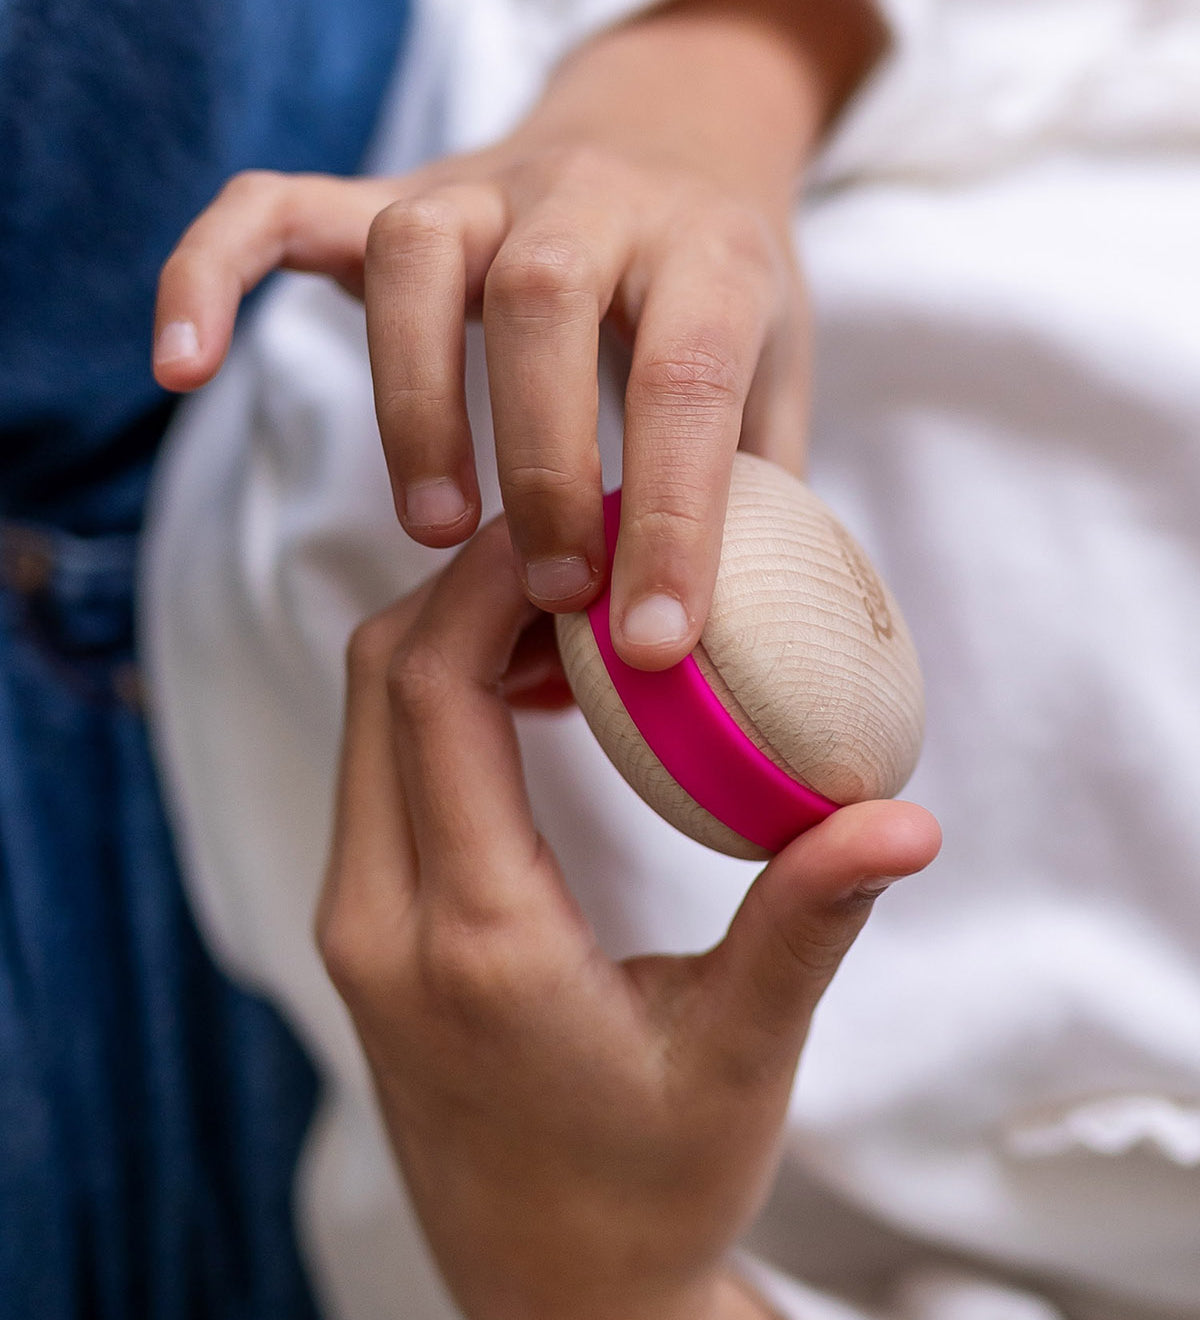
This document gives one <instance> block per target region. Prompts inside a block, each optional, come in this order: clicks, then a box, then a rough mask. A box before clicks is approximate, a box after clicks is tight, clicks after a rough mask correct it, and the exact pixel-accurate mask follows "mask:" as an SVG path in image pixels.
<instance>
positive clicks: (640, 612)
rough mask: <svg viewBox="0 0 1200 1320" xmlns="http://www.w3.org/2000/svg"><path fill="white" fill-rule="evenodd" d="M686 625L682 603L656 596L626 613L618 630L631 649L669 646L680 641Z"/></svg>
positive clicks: (670, 597)
mask: <svg viewBox="0 0 1200 1320" xmlns="http://www.w3.org/2000/svg"><path fill="white" fill-rule="evenodd" d="M688 624H689V620H688V616H687V611H686V610H685V609H684V608H683V605H682V603H681V602H680V601H678V600H676V599H675V597H674V596H666V595H663V594H661V593H659V594H656V595H653V596H646V597H644V598H643V599H642V600H639V601H638V603H637V604H636V605H634V606H633V607H632V609H630V610H629V611H628V612H627V613H626V615H625V621H624V623H623V624H622V627H621V630H622V632H624V634H625V640H626V641H627V642H632V643H633V644H634V645H635V646H670V645H672V644H674V643H676V642H681V641H683V639H684V638H685V637H686V636H687V634H688Z"/></svg>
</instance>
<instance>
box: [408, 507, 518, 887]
mask: <svg viewBox="0 0 1200 1320" xmlns="http://www.w3.org/2000/svg"><path fill="white" fill-rule="evenodd" d="M536 615H537V610H536V609H535V608H534V606H532V605H530V604H529V602H528V601H527V600H526V598H525V594H524V592H523V591H522V589H521V584H520V582H519V580H518V578H517V573H516V568H515V565H514V562H513V553H512V546H511V542H510V541H509V538H508V532H507V528H506V527H505V524H504V522H503V520H502V519H500V520H497V521H496V522H493V523H491V524H489V525H488V526H487V527H486V528H484V529H483V530H482V531H480V532H479V533H477V535H476V536H475V538H474V540H472V541H471V542H470V543H469V544H468V545H467V546H466V547H465V548H464V549H463V550H462V551H461V552H460V553H459V555H458V557H457V558H456V559H455V560H454V561H453V562H452V563H451V564H450V566H449V567H448V568H447V569H446V570H445V572H444V573H443V574H442V576H441V577H440V578H439V579H438V580H437V582H436V584H435V585H434V587H433V589H432V591H431V592H430V595H429V599H428V600H427V602H426V604H425V608H424V609H423V611H422V613H421V615H420V617H419V618H418V620H417V622H416V624H415V625H414V627H413V629H412V630H411V632H410V633H409V635H408V637H407V639H406V642H405V644H404V646H403V647H402V648H401V650H400V652H399V653H398V654H397V657H396V660H395V663H394V665H393V669H392V674H391V693H392V712H393V716H394V719H395V729H396V732H395V737H396V752H397V760H398V763H399V766H400V774H401V779H402V781H403V785H404V796H405V800H406V802H407V804H408V808H409V819H410V822H411V827H412V831H413V838H414V840H415V843H416V848H417V856H418V866H419V876H420V878H419V884H421V885H422V886H425V885H429V886H431V887H433V888H435V889H436V890H437V891H438V893H439V894H440V895H441V896H442V897H446V898H449V899H450V900H451V901H453V902H456V903H457V904H458V905H459V906H460V908H463V909H466V910H474V911H487V912H494V911H496V910H498V909H499V908H502V907H505V906H508V905H509V904H511V903H512V902H513V901H514V900H515V899H516V898H517V896H518V895H524V896H528V894H529V892H530V886H531V884H533V883H534V881H535V878H536V873H537V870H538V868H537V866H536V865H535V863H536V861H537V859H538V857H539V855H540V853H541V847H542V845H541V840H540V838H539V836H538V832H537V828H536V826H535V824H534V821H533V815H532V812H531V810H530V806H529V801H528V798H527V796H526V792H525V779H524V775H523V773H522V769H521V758H520V752H519V750H518V747H517V739H516V731H515V729H514V727H513V721H512V716H511V714H510V713H509V711H508V708H507V706H506V704H505V701H504V698H503V696H502V695H501V690H500V681H501V678H502V677H503V675H504V672H505V670H506V668H507V666H508V661H509V657H510V656H511V654H512V651H513V648H514V646H515V644H516V641H517V638H518V636H519V634H520V632H521V630H522V629H523V628H524V627H525V626H526V625H528V624H529V623H530V621H531V620H532V619H533V618H535V617H536Z"/></svg>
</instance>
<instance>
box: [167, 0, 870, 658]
mask: <svg viewBox="0 0 1200 1320" xmlns="http://www.w3.org/2000/svg"><path fill="white" fill-rule="evenodd" d="M866 9H867V6H866V5H865V4H859V3H852V2H851V0H838V3H836V4H813V2H812V0H754V2H753V3H752V2H751V0H741V2H740V3H738V4H732V3H718V2H717V0H684V2H683V3H676V4H674V5H671V6H667V7H666V9H665V10H664V11H663V12H660V13H657V14H654V15H652V16H651V17H650V18H647V19H644V20H643V21H641V22H638V23H632V24H630V25H628V26H626V27H624V28H621V29H617V30H616V31H614V32H611V33H608V34H606V35H605V36H603V37H601V38H599V39H597V40H596V41H595V42H593V43H592V44H591V45H590V46H588V47H585V48H584V49H583V50H582V51H580V52H577V53H576V54H575V55H574V56H573V57H572V59H570V60H568V61H567V62H566V64H565V65H564V66H563V68H562V69H560V70H559V71H558V73H557V74H556V76H555V77H554V79H553V80H552V82H551V84H550V87H549V89H548V91H547V93H546V96H545V97H544V98H543V101H542V102H541V103H540V104H539V106H538V107H537V108H536V109H535V110H534V111H533V113H532V114H531V115H530V116H529V118H528V119H527V120H526V121H525V122H524V123H523V124H522V125H521V126H520V127H519V128H518V129H517V130H516V132H514V133H513V134H512V135H511V136H510V137H509V138H508V139H506V140H505V141H503V142H501V143H499V144H498V145H496V146H495V147H492V148H490V149H488V150H486V151H483V152H479V153H476V154H474V155H470V156H465V157H457V158H453V159H450V160H446V161H442V162H439V163H438V164H436V165H433V166H431V167H428V168H426V169H423V170H420V171H418V172H417V173H416V174H414V175H411V176H409V177H406V178H402V179H388V180H381V179H370V180H339V179H333V178H325V177H320V176H306V177H290V178H289V177H285V176H280V175H272V174H261V173H255V174H246V175H241V176H239V177H238V178H236V179H234V180H233V181H232V183H230V184H229V186H228V187H227V188H226V189H225V190H224V191H223V192H222V193H221V194H220V196H219V197H218V198H217V199H216V200H215V201H214V202H213V203H212V205H211V206H210V207H209V208H208V210H207V211H205V212H204V213H203V214H202V215H201V216H200V217H199V219H198V220H196V222H195V223H194V224H193V225H192V226H191V228H190V229H189V230H188V232H187V233H186V234H185V235H184V237H183V239H182V240H181V242H180V244H179V246H178V247H177V248H176V250H175V252H174V253H173V255H172V256H171V258H170V260H169V261H168V262H167V264H166V266H165V267H164V270H163V273H162V278H161V282H160V289H159V306H158V314H157V336H156V356H155V368H156V373H157V376H158V379H159V381H160V382H161V383H162V384H163V385H165V386H167V387H168V388H170V389H192V388H194V387H196V386H197V385H200V384H202V383H203V382H204V381H206V380H208V379H209V378H210V377H211V376H212V375H213V374H214V373H215V371H216V370H217V368H218V366H219V364H220V362H221V359H222V357H223V355H224V353H225V351H226V349H227V347H228V344H229V340H230V336H231V333H232V329H233V323H234V317H235V314H236V311H237V307H238V304H239V302H240V300H241V298H242V296H243V294H244V293H245V292H246V291H247V290H248V289H250V288H252V287H253V286H254V285H255V284H256V283H257V282H258V281H259V280H261V279H262V278H263V276H264V275H266V274H267V273H268V272H269V271H271V270H272V269H274V268H276V267H281V266H282V267H287V268H289V269H299V270H306V271H316V272H322V273H324V274H327V275H330V276H332V277H334V278H335V279H337V280H339V281H340V282H341V283H342V284H343V285H344V286H345V287H346V288H348V289H350V290H352V291H353V292H355V293H358V294H362V295H364V296H365V300H366V309H367V330H368V336H369V340H370V349H371V367H372V374H373V377H374V384H375V398H376V409H377V413H378V417H379V427H380V432H381V435H382V437H383V445H384V450H385V453H386V456H387V461H388V467H389V470H390V473H391V478H392V483H393V490H394V494H395V499H396V507H397V511H398V513H399V515H400V518H401V520H402V521H403V523H404V526H405V527H406V529H407V530H408V532H409V533H410V534H411V535H412V536H414V537H415V538H416V539H417V540H419V541H421V542H423V543H424V544H427V545H437V546H446V545H454V544H457V543H459V542H461V541H463V540H464V539H466V538H467V537H468V536H469V535H470V534H471V533H472V532H473V531H474V529H475V527H476V525H477V523H478V519H479V513H480V509H479V494H478V488H477V484H476V479H475V468H474V459H473V454H472V447H471V436H470V432H469V429H468V423H467V414H466V405H465V400H464V391H463V380H462V373H463V320H464V317H465V316H466V315H467V314H470V313H472V312H475V311H478V312H479V313H480V314H481V315H482V318H483V324H484V333H485V338H486V344H487V359H488V371H489V379H490V385H491V395H492V411H493V416H494V422H495V433H496V449H497V459H498V464H499V475H500V485H501V491H502V494H503V497H504V503H505V508H506V509H507V511H508V514H509V518H510V523H511V526H512V528H513V539H514V542H515V545H516V548H517V552H518V556H519V561H520V563H521V566H522V569H521V571H522V576H523V579H524V585H525V589H526V591H527V594H528V595H529V597H530V598H531V599H532V600H533V601H535V602H536V603H537V604H539V605H541V606H543V607H544V608H546V609H551V610H567V609H578V608H581V607H582V606H583V605H584V604H586V603H587V602H588V601H589V600H591V599H592V597H593V596H594V595H595V594H596V591H597V590H598V589H599V586H600V582H601V577H602V573H603V565H604V562H605V554H604V540H603V533H602V524H601V514H600V495H601V490H600V464H599V457H598V454H597V450H596V444H595V428H596V409H597V384H596V367H597V352H598V336H599V327H600V323H601V321H602V320H604V319H605V318H608V319H609V320H610V321H612V322H613V323H615V324H616V325H617V326H618V327H620V328H621V329H623V330H624V331H625V332H626V333H627V334H628V335H629V336H630V337H631V338H632V349H633V356H632V371H631V375H630V379H629V386H628V393H627V401H626V427H625V454H626V461H625V472H624V488H625V502H624V510H625V514H624V524H623V529H622V535H621V544H620V548H619V550H618V554H617V559H616V564H615V566H614V575H613V582H614V589H613V617H614V624H615V626H614V638H615V640H616V644H617V647H618V649H619V651H620V652H621V654H622V655H623V656H624V657H625V658H626V659H627V660H628V661H630V662H631V663H633V664H636V665H640V666H642V667H645V668H661V667H663V666H665V665H667V664H672V663H674V662H675V661H677V660H679V659H680V658H681V657H682V656H683V655H685V654H686V653H687V652H688V651H690V650H691V649H692V647H693V646H694V645H695V643H696V641H697V639H698V637H699V634H700V630H701V628H702V626H703V624H704V620H705V617H706V615H707V612H708V606H709V601H710V597H711V593H712V584H713V580H714V578H715V575H716V566H717V559H718V555H719V550H720V538H721V527H722V522H723V514H724V507H725V498H726V491H727V486H728V478H729V469H730V464H731V461H732V455H733V452H734V450H735V449H736V448H737V447H738V445H739V443H741V444H742V445H743V446H744V447H747V448H750V449H752V450H754V451H755V452H758V453H762V454H765V455H766V456H767V457H770V458H773V459H774V460H776V461H777V462H781V463H783V464H785V465H786V466H789V467H791V468H793V469H796V468H798V466H799V464H800V462H801V456H802V452H803V437H804V431H805V418H806V411H807V394H808V361H807V317H806V307H805V299H804V295H803V289H802V285H801V281H800V279H799V276H798V273H797V269H796V266H795V262H794V260H793V256H792V252H791V244H790V238H789V232H788V227H789V214H790V209H791V205H792V201H793V195H794V192H795V189H796V186H797V180H798V177H799V174H800V171H801V168H802V166H803V163H804V160H805V157H806V155H807V153H808V151H809V150H810V149H811V146H812V144H813V142H814V141H815V139H816V137H817V135H818V132H819V130H820V128H821V126H822V125H823V123H824V122H825V120H826V119H827V118H828V116H829V114H830V113H831V110H832V108H833V107H834V106H835V105H836V103H837V102H838V100H840V99H841V97H843V96H844V95H845V94H846V92H847V90H848V89H849V87H852V86H853V83H854V81H855V80H856V79H857V78H858V77H859V76H860V75H861V73H862V72H863V71H864V69H865V68H866V67H869V64H870V61H871V58H872V57H873V55H874V54H875V53H877V49H878V37H879V33H878V30H877V28H876V27H874V26H873V25H872V24H871V22H869V21H868V20H867V19H865V18H864V12H865V11H866Z"/></svg>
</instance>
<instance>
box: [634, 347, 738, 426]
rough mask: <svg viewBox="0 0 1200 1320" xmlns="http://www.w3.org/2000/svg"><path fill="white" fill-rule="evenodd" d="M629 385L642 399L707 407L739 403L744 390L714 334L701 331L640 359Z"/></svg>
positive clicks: (736, 371)
mask: <svg viewBox="0 0 1200 1320" xmlns="http://www.w3.org/2000/svg"><path fill="white" fill-rule="evenodd" d="M630 389H631V390H632V391H633V392H634V394H635V397H636V398H638V399H640V400H641V401H647V402H651V403H659V404H661V403H663V402H668V403H670V402H674V403H686V404H688V405H689V406H692V407H699V408H703V409H705V410H706V411H707V410H709V409H712V408H726V407H730V406H732V405H735V404H737V405H740V404H741V401H742V398H743V395H744V393H745V390H744V388H743V382H742V380H741V376H740V373H739V372H738V370H737V368H736V366H735V365H734V363H733V362H732V361H731V360H730V356H729V354H728V353H727V352H725V351H724V350H723V349H722V348H721V347H719V346H718V337H717V336H716V335H715V334H713V335H698V336H697V337H696V338H694V339H693V340H692V341H691V342H689V343H686V344H677V345H673V346H671V347H669V348H667V349H665V350H663V351H661V352H658V353H655V354H653V355H651V356H650V357H648V358H647V359H646V360H645V361H644V362H643V363H641V365H640V368H639V370H638V371H637V373H636V375H635V377H634V379H632V380H631V381H630Z"/></svg>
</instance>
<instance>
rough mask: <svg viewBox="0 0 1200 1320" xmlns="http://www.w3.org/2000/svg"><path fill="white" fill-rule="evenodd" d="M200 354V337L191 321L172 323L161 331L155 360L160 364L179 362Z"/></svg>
mask: <svg viewBox="0 0 1200 1320" xmlns="http://www.w3.org/2000/svg"><path fill="white" fill-rule="evenodd" d="M199 352H200V336H199V335H198V334H197V333H196V327H195V326H194V325H193V324H192V323H191V321H171V322H169V323H168V324H167V325H164V326H163V328H162V330H161V331H159V335H158V342H157V343H156V344H155V345H154V360H155V362H158V363H166V362H179V361H182V360H183V359H185V358H194V357H195V356H196V354H197V353H199Z"/></svg>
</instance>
